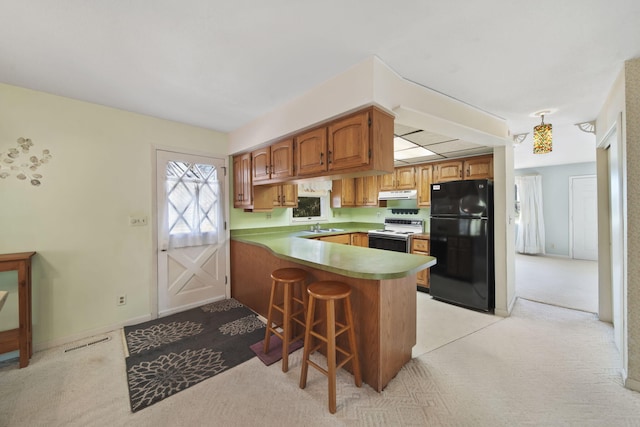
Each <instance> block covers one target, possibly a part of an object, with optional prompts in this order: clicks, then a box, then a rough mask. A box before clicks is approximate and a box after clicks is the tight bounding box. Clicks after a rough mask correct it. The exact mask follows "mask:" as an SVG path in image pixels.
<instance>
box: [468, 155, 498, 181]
mask: <svg viewBox="0 0 640 427" xmlns="http://www.w3.org/2000/svg"><path fill="white" fill-rule="evenodd" d="M491 178H493V156H486V157H475V158H473V159H469V160H465V161H464V179H491Z"/></svg>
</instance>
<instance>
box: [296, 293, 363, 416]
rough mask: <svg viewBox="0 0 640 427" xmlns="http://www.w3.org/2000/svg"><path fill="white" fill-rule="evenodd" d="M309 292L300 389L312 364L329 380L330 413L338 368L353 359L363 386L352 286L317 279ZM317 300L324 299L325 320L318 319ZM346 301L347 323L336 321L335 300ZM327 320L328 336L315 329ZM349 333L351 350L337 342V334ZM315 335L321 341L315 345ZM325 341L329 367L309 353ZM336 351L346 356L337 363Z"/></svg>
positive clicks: (334, 401)
mask: <svg viewBox="0 0 640 427" xmlns="http://www.w3.org/2000/svg"><path fill="white" fill-rule="evenodd" d="M307 292H309V302H308V307H309V308H308V309H307V330H306V333H305V335H304V353H303V356H302V373H301V374H300V388H305V386H306V385H307V371H308V369H309V365H311V366H313V367H314V368H316V369H317V370H319V371H320V372H322V373H323V374H324V375H326V376H327V378H328V379H329V412H331V413H332V414H335V412H336V370H337V369H339V368H341V367H342V366H344V365H345V364H346V363H347V362H349V361H352V366H353V375H354V377H355V383H356V386H357V387H360V386H361V385H362V375H361V373H360V362H359V360H358V350H357V347H356V334H355V330H354V328H353V314H352V311H351V301H350V299H349V296H350V295H351V288H350V287H349V286H348V285H346V284H345V283H342V282H334V281H322V282H315V283H312V284H311V285H309V287H308V288H307ZM316 300H321V301H324V302H325V307H326V319H323V318H320V319H317V320H316V319H315V318H314V316H315V304H316ZM340 300H342V301H343V305H344V317H345V323H344V324H342V323H340V322H338V321H337V320H336V307H335V302H336V301H340ZM323 322H325V323H326V335H322V334H321V333H319V332H316V331H315V330H314V328H315V327H316V326H317V325H318V324H320V323H323ZM336 328H337V329H336ZM344 332H347V333H348V338H349V347H350V348H351V351H347V350H345V349H342V348H340V347H338V346H337V345H336V337H337V336H339V335H341V334H342V333H344ZM313 338H317V339H318V340H319V341H320V342H319V343H318V344H317V345H316V346H314V347H312V342H313ZM323 344H326V345H327V369H324V368H323V367H321V366H319V365H318V364H316V363H314V362H312V361H311V360H309V355H310V354H311V353H313V352H314V351H316V350H317V349H319V348H320V347H321V346H322V345H323ZM337 352H339V353H341V354H342V355H343V356H344V357H345V358H344V359H343V360H342V361H341V362H340V363H338V364H336V359H337V357H336V356H337Z"/></svg>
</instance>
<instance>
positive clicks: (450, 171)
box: [433, 160, 463, 182]
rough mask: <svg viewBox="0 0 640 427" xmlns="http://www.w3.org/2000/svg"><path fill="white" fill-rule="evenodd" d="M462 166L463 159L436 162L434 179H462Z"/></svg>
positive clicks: (444, 180) (435, 180) (439, 180)
mask: <svg viewBox="0 0 640 427" xmlns="http://www.w3.org/2000/svg"><path fill="white" fill-rule="evenodd" d="M462 166H463V164H462V160H453V161H450V162H441V163H438V164H436V165H435V170H434V176H433V181H434V182H447V181H458V180H460V179H462V178H463V176H462Z"/></svg>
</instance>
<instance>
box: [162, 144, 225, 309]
mask: <svg viewBox="0 0 640 427" xmlns="http://www.w3.org/2000/svg"><path fill="white" fill-rule="evenodd" d="M224 170H225V161H224V159H219V158H214V157H208V156H202V155H194V154H187V153H177V152H173V151H165V150H156V193H157V194H156V211H157V218H158V220H157V241H158V251H157V298H158V299H157V304H158V315H159V316H160V317H162V316H166V315H169V314H172V313H176V312H179V311H184V310H187V309H189V308H193V307H196V306H199V305H202V304H206V303H209V302H213V301H218V300H221V299H225V298H227V297H229V286H228V284H227V282H228V280H227V276H228V274H227V264H228V263H227V239H226V221H225V218H224V213H225V196H224V188H225V186H224V179H225V173H224Z"/></svg>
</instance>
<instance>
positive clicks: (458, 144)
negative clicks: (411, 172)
mask: <svg viewBox="0 0 640 427" xmlns="http://www.w3.org/2000/svg"><path fill="white" fill-rule="evenodd" d="M394 134H395V136H396V137H401V138H402V139H404V140H405V141H409V142H410V143H412V144H406V145H403V146H398V143H397V142H396V144H395V147H394V154H395V156H394V157H395V158H394V164H395V166H405V165H411V164H417V163H424V162H430V161H434V160H444V159H453V158H457V157H468V156H477V155H479V154H488V153H492V152H493V147H484V146H481V145H478V144H474V143H473V142H469V141H462V140H460V139H454V138H450V137H447V136H445V135H440V134H437V133H433V132H429V131H425V130H423V129H416V128H413V127H410V126H405V125H402V124H398V123H396V124H395V125H394ZM415 147H423V148H425V149H427V150H429V151H430V152H431V153H432V154H430V155H419V154H418V155H414V156H411V157H408V158H407V157H405V156H404V155H403V153H406V152H407V151H409V150H411V151H414V150H415Z"/></svg>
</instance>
